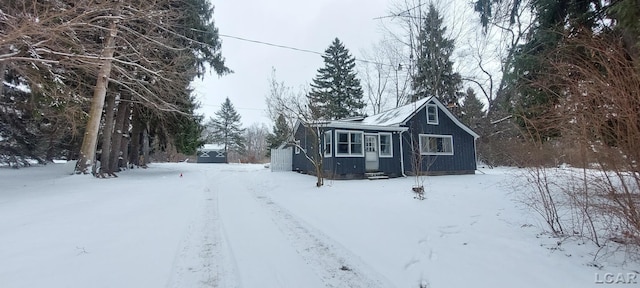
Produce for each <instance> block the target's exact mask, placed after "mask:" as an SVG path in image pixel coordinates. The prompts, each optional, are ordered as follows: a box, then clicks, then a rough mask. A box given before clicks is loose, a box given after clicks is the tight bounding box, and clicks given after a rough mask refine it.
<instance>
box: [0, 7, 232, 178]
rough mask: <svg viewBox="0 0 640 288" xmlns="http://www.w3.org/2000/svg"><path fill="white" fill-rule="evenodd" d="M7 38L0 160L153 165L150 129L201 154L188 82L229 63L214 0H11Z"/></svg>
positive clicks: (3, 16)
mask: <svg viewBox="0 0 640 288" xmlns="http://www.w3.org/2000/svg"><path fill="white" fill-rule="evenodd" d="M0 39H1V41H0V79H2V80H3V85H0V119H1V120H0V157H2V159H0V161H3V162H10V163H14V164H15V165H18V164H20V162H22V163H26V160H27V159H36V160H38V161H39V162H46V161H51V160H52V159H54V158H58V157H65V158H67V159H79V161H78V163H77V166H76V172H77V173H89V172H90V170H91V168H90V167H95V163H96V160H100V162H101V168H102V169H101V170H100V171H94V172H95V173H97V174H96V175H103V176H104V175H115V174H113V173H114V172H116V171H118V169H119V168H120V166H121V165H123V163H126V162H129V163H132V164H134V165H139V166H144V165H146V163H148V162H149V153H150V150H151V149H152V148H153V147H151V144H150V142H151V140H152V139H153V141H154V142H155V147H156V148H157V149H161V150H162V149H174V150H176V151H178V152H182V153H185V154H193V153H194V152H195V149H197V147H199V146H200V145H201V144H202V140H201V138H200V134H201V132H202V124H201V123H200V122H201V121H202V119H201V118H202V116H199V115H195V109H196V108H197V103H196V101H195V99H194V96H193V95H192V94H191V90H190V88H189V85H190V83H191V82H192V80H193V79H194V78H196V77H202V76H203V75H204V73H205V69H207V68H210V69H212V70H213V71H214V72H215V73H217V74H218V75H224V74H226V73H230V72H231V70H230V69H229V68H227V67H226V66H225V63H224V58H223V57H222V55H221V53H220V48H221V46H220V45H221V43H220V40H219V39H218V30H217V28H216V27H215V25H214V22H213V8H212V6H211V5H210V3H209V1H207V0H180V1H178V0H164V1H151V2H148V1H119V0H114V1H19V0H18V1H4V2H3V3H2V4H0ZM96 152H98V153H96Z"/></svg>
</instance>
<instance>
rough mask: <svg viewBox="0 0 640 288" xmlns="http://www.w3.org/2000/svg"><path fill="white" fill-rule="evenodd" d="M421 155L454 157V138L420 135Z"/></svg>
mask: <svg viewBox="0 0 640 288" xmlns="http://www.w3.org/2000/svg"><path fill="white" fill-rule="evenodd" d="M420 154H421V155H453V136H451V135H433V134H420Z"/></svg>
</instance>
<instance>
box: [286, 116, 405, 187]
mask: <svg viewBox="0 0 640 288" xmlns="http://www.w3.org/2000/svg"><path fill="white" fill-rule="evenodd" d="M335 130H336V128H333V127H323V128H321V130H320V132H321V133H320V135H321V136H320V140H321V145H320V147H324V132H325V131H331V135H332V136H331V137H332V138H331V139H332V147H331V156H330V157H324V159H323V164H322V165H323V167H322V168H323V171H324V173H325V176H326V177H328V178H362V177H364V174H365V172H366V171H365V158H364V156H358V157H336V156H335V151H336V139H335ZM337 130H340V131H357V132H364V133H365V134H377V133H379V131H374V130H358V129H344V128H338V129H337ZM305 131H306V129H304V128H303V126H302V125H300V126H299V129H298V130H297V131H296V132H295V134H294V135H295V139H297V140H300V142H301V145H302V146H304V147H307V149H308V151H315V147H313V146H314V145H313V135H311V133H309V132H307V133H305ZM385 133H389V132H385ZM391 133H392V137H391V141H392V146H393V147H392V148H393V157H392V158H385V157H380V158H379V169H378V170H379V171H380V172H384V173H385V174H387V175H389V176H392V177H399V176H402V169H401V165H400V155H401V153H400V152H401V151H400V150H401V148H400V142H399V141H400V132H391ZM322 149H324V148H322ZM293 170H294V171H301V172H304V173H309V174H315V168H314V167H313V164H312V163H311V161H309V159H306V157H304V154H303V153H302V152H300V154H295V152H294V155H293Z"/></svg>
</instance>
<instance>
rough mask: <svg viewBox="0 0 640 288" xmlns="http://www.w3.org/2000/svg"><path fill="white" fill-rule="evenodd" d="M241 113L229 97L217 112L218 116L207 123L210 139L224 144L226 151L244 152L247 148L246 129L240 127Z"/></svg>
mask: <svg viewBox="0 0 640 288" xmlns="http://www.w3.org/2000/svg"><path fill="white" fill-rule="evenodd" d="M241 125H242V123H241V122H240V114H238V112H237V111H236V109H235V108H234V107H233V104H231V101H230V100H229V98H228V97H227V99H225V100H224V103H222V107H220V110H218V112H216V118H212V119H211V120H210V121H209V123H207V129H208V130H209V133H210V137H209V138H210V139H207V140H210V141H211V142H213V143H215V144H220V145H223V146H224V151H225V152H229V151H233V152H238V153H242V152H243V151H244V150H245V139H244V136H243V134H244V129H242V128H240V126H241Z"/></svg>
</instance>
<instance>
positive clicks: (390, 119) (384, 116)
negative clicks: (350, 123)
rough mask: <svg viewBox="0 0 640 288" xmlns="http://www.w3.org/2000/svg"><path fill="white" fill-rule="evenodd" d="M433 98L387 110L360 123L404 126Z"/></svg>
mask: <svg viewBox="0 0 640 288" xmlns="http://www.w3.org/2000/svg"><path fill="white" fill-rule="evenodd" d="M432 98H433V96H430V97H426V98H422V99H420V100H418V101H416V102H413V103H409V104H407V105H404V106H400V107H398V108H394V109H391V110H387V111H385V112H382V113H378V114H376V115H371V116H369V117H366V118H364V119H363V120H362V121H361V122H360V123H362V124H364V125H376V126H398V125H400V124H404V123H405V122H406V121H407V120H408V119H409V118H410V117H411V116H413V114H415V112H416V111H417V110H418V109H419V108H420V107H422V105H424V104H425V103H427V102H428V101H429V100H431V99H432Z"/></svg>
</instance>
